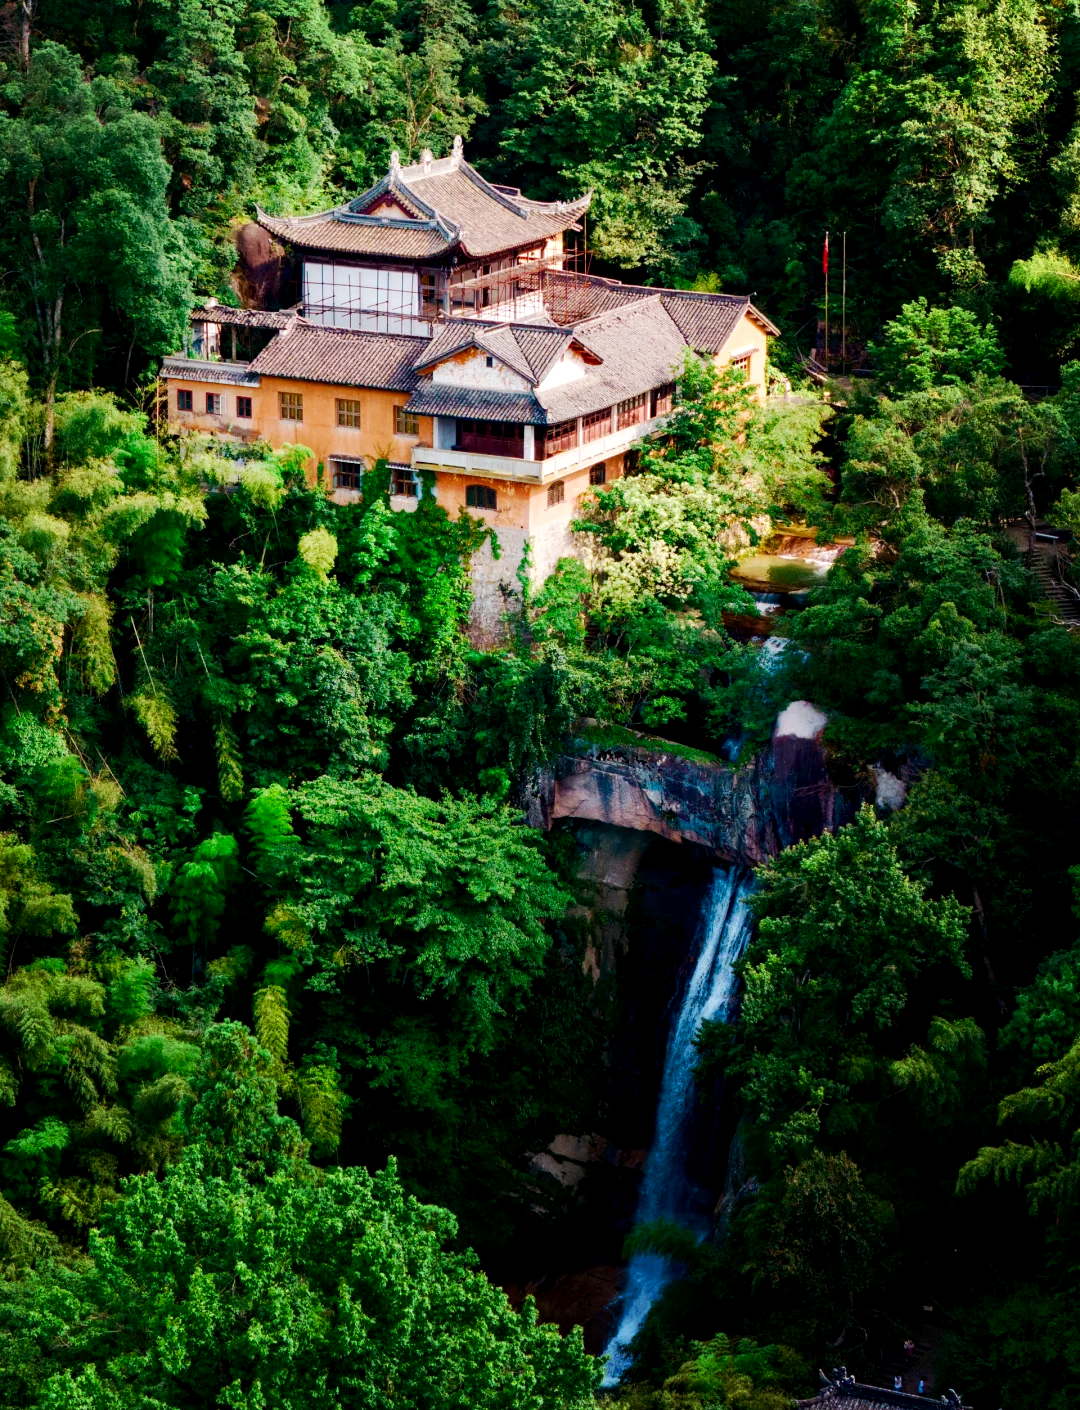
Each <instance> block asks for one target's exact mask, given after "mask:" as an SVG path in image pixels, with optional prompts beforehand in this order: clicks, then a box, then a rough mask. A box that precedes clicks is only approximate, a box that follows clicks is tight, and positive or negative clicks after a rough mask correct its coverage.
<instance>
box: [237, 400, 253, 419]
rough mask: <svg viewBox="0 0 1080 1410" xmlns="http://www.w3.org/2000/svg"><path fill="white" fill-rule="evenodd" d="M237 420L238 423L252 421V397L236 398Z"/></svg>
mask: <svg viewBox="0 0 1080 1410" xmlns="http://www.w3.org/2000/svg"><path fill="white" fill-rule="evenodd" d="M236 419H237V420H238V421H250V420H251V398H250V397H237V398H236Z"/></svg>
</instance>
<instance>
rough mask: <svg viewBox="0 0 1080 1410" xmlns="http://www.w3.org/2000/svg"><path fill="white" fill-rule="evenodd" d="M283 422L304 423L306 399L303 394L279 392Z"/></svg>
mask: <svg viewBox="0 0 1080 1410" xmlns="http://www.w3.org/2000/svg"><path fill="white" fill-rule="evenodd" d="M278 397H279V398H280V400H281V419H282V421H303V419H304V397H303V394H302V393H301V392H279V393H278Z"/></svg>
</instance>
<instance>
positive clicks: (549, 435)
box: [536, 417, 578, 460]
mask: <svg viewBox="0 0 1080 1410" xmlns="http://www.w3.org/2000/svg"><path fill="white" fill-rule="evenodd" d="M577 443H578V429H577V417H575V418H574V419H573V421H561V422H560V423H559V424H558V425H557V426H545V428H544V430H543V433H542V437H541V438H540V446H539V451H540V454H539V455H538V456H537V457H536V458H537V460H547V459H548V458H549V457H550V456H552V455H558V454H559V452H560V451H563V450H572V449H573V448H574V446H576V445H577Z"/></svg>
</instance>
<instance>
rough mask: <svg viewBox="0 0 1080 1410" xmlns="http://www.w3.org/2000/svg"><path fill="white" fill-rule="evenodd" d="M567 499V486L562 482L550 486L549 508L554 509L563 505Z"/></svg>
mask: <svg viewBox="0 0 1080 1410" xmlns="http://www.w3.org/2000/svg"><path fill="white" fill-rule="evenodd" d="M565 498H566V486H565V485H564V484H563V482H562V481H561V480H556V481H555V483H554V484H553V485H548V508H549V509H554V507H555V505H557V504H562V502H563V500H564V499H565Z"/></svg>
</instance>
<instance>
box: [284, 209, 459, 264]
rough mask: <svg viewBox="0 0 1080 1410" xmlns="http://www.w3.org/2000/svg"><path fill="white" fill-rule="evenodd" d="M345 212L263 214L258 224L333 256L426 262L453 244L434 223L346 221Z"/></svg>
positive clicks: (287, 240)
mask: <svg viewBox="0 0 1080 1410" xmlns="http://www.w3.org/2000/svg"><path fill="white" fill-rule="evenodd" d="M343 210H344V208H343ZM343 210H342V212H339V211H324V212H323V214H322V215H308V216H281V217H279V216H272V215H267V214H266V213H265V211H259V212H258V222H259V224H260V225H261V226H262V227H263V228H264V229H265V230H269V232H270V234H271V235H276V236H277V238H278V239H279V240H281V241H283V242H284V243H285V244H287V245H292V246H294V248H296V249H299V250H325V251H327V252H328V253H330V254H339V255H375V256H379V255H384V256H386V257H387V258H388V259H420V260H422V259H433V258H434V257H436V256H437V255H442V254H445V253H446V251H447V250H449V249H450V248H451V246H452V245H453V241H452V240H448V239H447V238H446V236H445V235H444V234H443V233H442V231H441V230H439V229H438V227H437V226H436V225H435V224H434V223H433V222H428V221H401V220H390V219H386V220H380V219H377V218H375V217H372V218H370V219H367V220H343V219H342V218H341V214H342V213H343Z"/></svg>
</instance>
